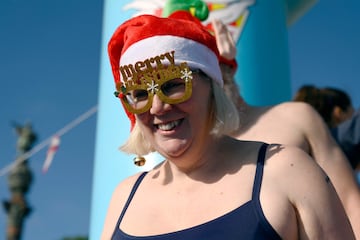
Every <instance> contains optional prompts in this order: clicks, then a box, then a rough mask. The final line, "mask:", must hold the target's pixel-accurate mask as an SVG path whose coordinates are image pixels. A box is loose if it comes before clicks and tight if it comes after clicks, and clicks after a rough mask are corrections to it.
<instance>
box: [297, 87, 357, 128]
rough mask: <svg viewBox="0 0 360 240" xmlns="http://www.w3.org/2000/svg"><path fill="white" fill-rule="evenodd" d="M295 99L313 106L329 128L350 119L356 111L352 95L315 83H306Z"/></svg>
mask: <svg viewBox="0 0 360 240" xmlns="http://www.w3.org/2000/svg"><path fill="white" fill-rule="evenodd" d="M293 100H294V101H297V102H306V103H309V104H310V105H311V106H313V107H314V108H315V109H316V110H317V111H318V113H319V114H320V116H321V117H322V118H323V119H324V121H325V123H326V124H327V125H328V127H329V128H334V127H336V126H337V125H338V124H340V123H342V122H344V121H346V120H348V119H349V118H351V116H352V114H353V113H354V108H353V105H352V103H351V98H350V96H349V95H348V94H347V93H346V92H345V91H343V90H341V89H338V88H334V87H324V88H317V87H315V86H313V85H304V86H302V87H300V88H299V90H298V91H297V92H296V94H295V97H294V99H293Z"/></svg>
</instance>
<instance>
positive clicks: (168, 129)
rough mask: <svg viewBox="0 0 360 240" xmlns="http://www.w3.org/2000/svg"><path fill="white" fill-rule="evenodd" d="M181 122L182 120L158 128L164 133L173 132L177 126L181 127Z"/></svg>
mask: <svg viewBox="0 0 360 240" xmlns="http://www.w3.org/2000/svg"><path fill="white" fill-rule="evenodd" d="M181 122H182V120H181V119H179V120H176V121H172V122H167V123H161V124H156V127H157V128H158V129H160V130H162V131H171V130H173V129H174V128H176V127H177V126H179V125H180V123H181Z"/></svg>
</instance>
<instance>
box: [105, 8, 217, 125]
mask: <svg viewBox="0 0 360 240" xmlns="http://www.w3.org/2000/svg"><path fill="white" fill-rule="evenodd" d="M108 53H109V58H110V63H111V68H112V72H113V75H114V80H115V83H120V82H126V81H127V79H126V72H129V71H136V69H143V68H146V67H147V65H148V64H151V65H152V66H151V67H154V68H156V65H157V66H159V65H158V64H160V65H162V64H164V65H166V64H171V61H173V63H174V64H176V65H178V64H181V63H183V62H186V63H187V65H188V67H189V68H190V69H200V70H201V71H203V72H204V73H205V74H206V75H208V76H209V77H210V78H212V79H213V80H214V81H215V82H216V83H218V84H219V85H220V86H222V85H223V80H222V75H221V70H220V67H219V60H218V59H219V58H218V57H219V52H218V49H217V45H216V40H215V37H214V36H213V35H211V34H210V33H209V32H208V30H207V29H206V28H205V27H204V26H202V24H201V22H200V21H199V20H198V19H196V18H195V17H193V16H192V15H191V14H190V13H188V12H185V11H178V12H175V13H173V14H172V15H170V16H169V17H167V18H160V17H156V16H153V15H141V16H138V17H134V18H132V19H130V20H128V21H126V22H124V23H123V24H122V25H120V26H119V27H118V28H117V29H116V31H115V33H114V34H113V36H112V37H111V39H110V41H109V44H108ZM166 54H168V55H166ZM171 54H173V55H171ZM165 56H172V57H171V58H169V57H165ZM168 60H170V62H169V61H168ZM122 66H126V69H125V70H127V71H125V70H124V69H122ZM121 69H122V70H123V71H121ZM125 111H126V109H125ZM126 113H127V115H128V117H129V118H130V121H131V128H132V127H133V126H134V124H135V117H134V115H133V114H132V113H130V112H127V111H126Z"/></svg>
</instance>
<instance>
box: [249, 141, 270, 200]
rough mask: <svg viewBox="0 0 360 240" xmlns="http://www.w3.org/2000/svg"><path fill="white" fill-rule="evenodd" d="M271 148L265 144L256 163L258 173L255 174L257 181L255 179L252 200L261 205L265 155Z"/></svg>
mask: <svg viewBox="0 0 360 240" xmlns="http://www.w3.org/2000/svg"><path fill="white" fill-rule="evenodd" d="M268 146H269V144H267V143H263V144H262V145H261V147H260V149H259V154H258V159H257V163H256V172H255V179H254V186H253V192H252V200H253V201H255V202H258V203H259V204H260V189H261V182H262V177H263V172H264V162H265V155H266V149H267V147H268Z"/></svg>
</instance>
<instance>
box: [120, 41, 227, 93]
mask: <svg viewBox="0 0 360 240" xmlns="http://www.w3.org/2000/svg"><path fill="white" fill-rule="evenodd" d="M172 51H175V55H174V61H175V64H177V65H178V64H180V63H182V62H186V63H187V65H188V66H189V67H190V68H191V69H200V70H202V71H203V72H204V73H205V74H206V75H208V76H209V77H210V78H212V79H213V80H215V82H217V83H218V84H219V85H220V86H221V87H222V86H223V80H222V75H221V70H220V66H219V62H218V58H217V56H216V54H215V53H214V52H213V51H212V50H211V49H209V48H208V47H207V46H205V45H203V44H201V43H199V42H196V41H193V40H191V39H188V38H183V37H178V36H173V35H158V36H153V37H149V38H145V39H143V40H140V41H138V42H135V43H133V44H132V45H131V46H129V47H128V48H127V49H126V50H125V52H123V53H122V55H121V58H120V66H125V65H129V64H132V65H134V64H135V63H137V62H140V61H145V60H146V59H150V58H154V57H156V56H159V55H162V54H165V53H167V52H172ZM162 64H163V65H169V64H170V62H169V61H168V60H167V59H166V58H165V59H163V60H162ZM155 65H156V64H155V63H154V65H153V66H155ZM121 81H123V80H121Z"/></svg>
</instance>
